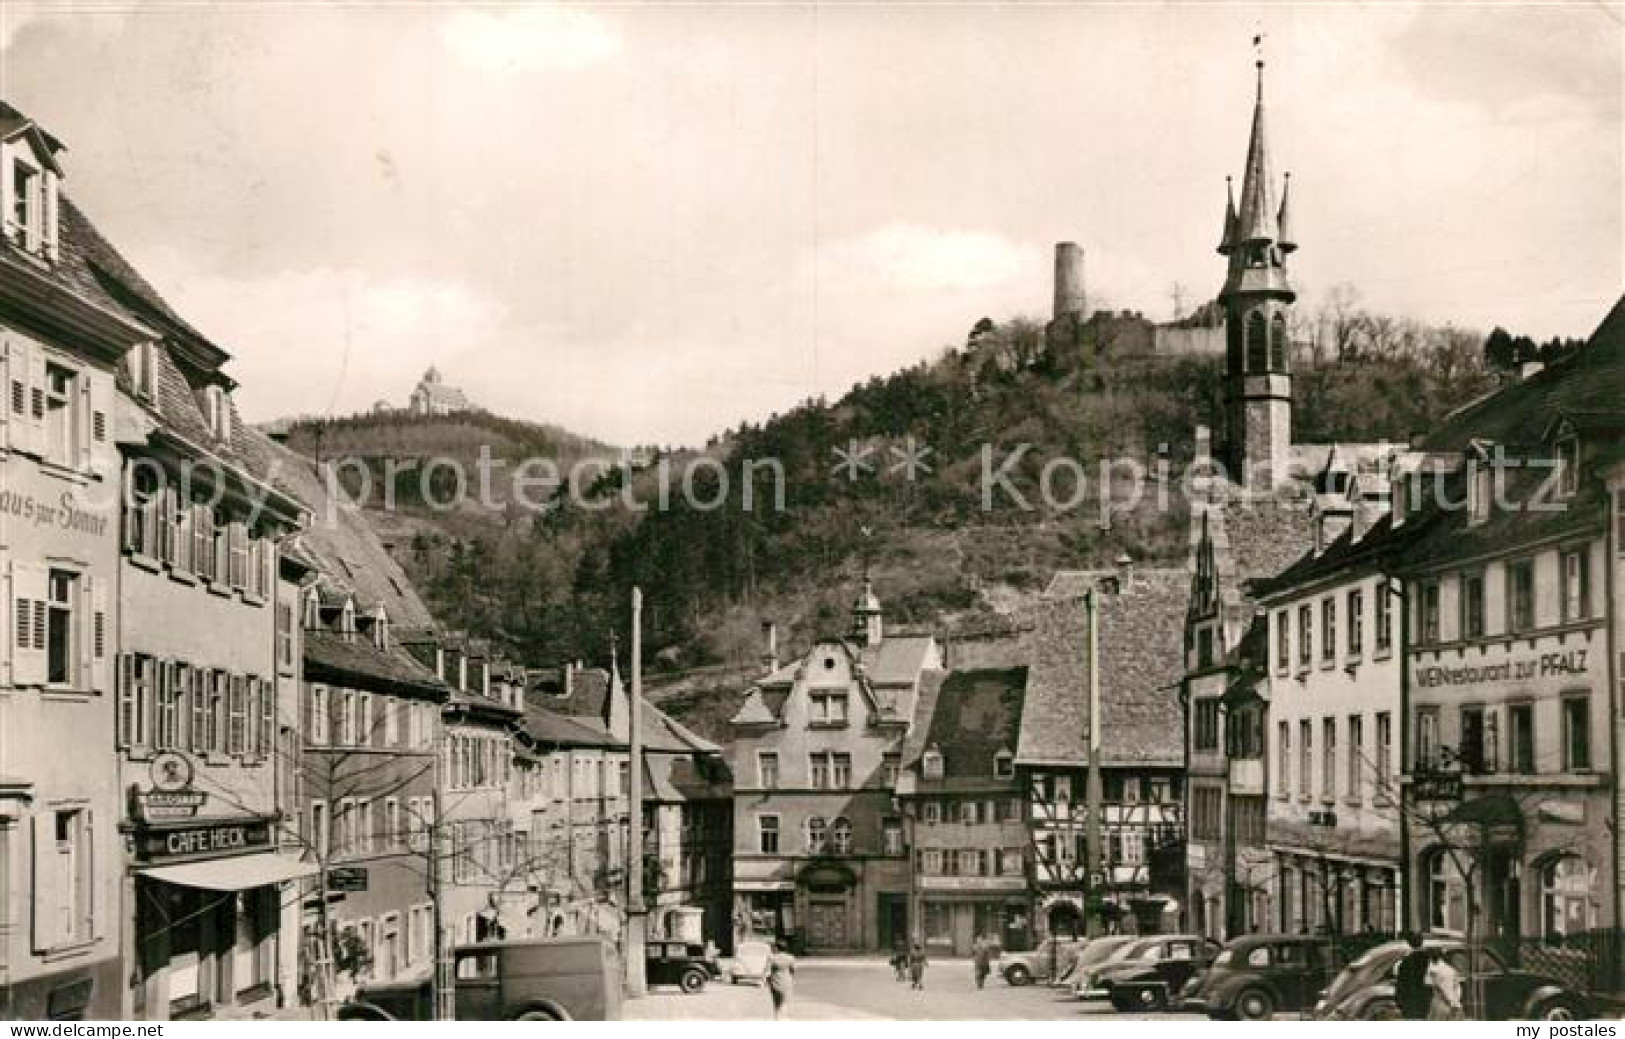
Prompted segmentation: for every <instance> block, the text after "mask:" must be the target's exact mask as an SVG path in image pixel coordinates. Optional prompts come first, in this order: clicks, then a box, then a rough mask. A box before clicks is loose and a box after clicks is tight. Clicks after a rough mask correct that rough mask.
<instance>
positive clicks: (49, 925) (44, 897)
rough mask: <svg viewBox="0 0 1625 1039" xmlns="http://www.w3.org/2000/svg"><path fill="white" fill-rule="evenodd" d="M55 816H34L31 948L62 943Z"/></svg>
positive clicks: (38, 949)
mask: <svg viewBox="0 0 1625 1039" xmlns="http://www.w3.org/2000/svg"><path fill="white" fill-rule="evenodd" d="M55 830H56V819H55V818H54V817H53V816H52V814H51V813H50V812H48V811H46V812H41V813H39V814H37V815H35V816H34V870H33V873H34V891H33V895H34V898H33V904H34V919H33V932H34V934H33V938H34V951H35V952H45V951H46V950H48V949H54V948H56V947H57V946H58V945H60V944H61V931H62V896H63V891H62V883H61V869H60V868H59V867H60V860H61V855H60V853H58V851H57V850H56V832H55Z"/></svg>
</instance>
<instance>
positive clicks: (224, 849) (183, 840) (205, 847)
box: [135, 820, 271, 862]
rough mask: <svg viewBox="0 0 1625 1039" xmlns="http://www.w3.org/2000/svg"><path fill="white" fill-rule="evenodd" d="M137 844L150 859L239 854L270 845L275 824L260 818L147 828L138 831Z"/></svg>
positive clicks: (160, 860) (159, 860)
mask: <svg viewBox="0 0 1625 1039" xmlns="http://www.w3.org/2000/svg"><path fill="white" fill-rule="evenodd" d="M135 845H136V855H137V856H139V857H140V858H141V859H142V860H143V861H146V862H162V861H164V860H167V859H185V858H208V857H210V856H215V855H235V854H238V853H240V852H246V851H253V850H255V849H261V848H269V847H270V846H271V824H270V823H269V822H266V821H264V820H256V821H252V822H240V823H213V824H210V825H207V826H183V827H177V828H175V829H161V830H160V829H144V830H139V831H137V832H136V837H135Z"/></svg>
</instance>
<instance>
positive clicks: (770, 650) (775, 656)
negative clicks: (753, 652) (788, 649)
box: [762, 621, 779, 675]
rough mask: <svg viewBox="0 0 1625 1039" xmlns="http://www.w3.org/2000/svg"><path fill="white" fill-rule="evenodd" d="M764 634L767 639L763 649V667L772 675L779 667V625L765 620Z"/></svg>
mask: <svg viewBox="0 0 1625 1039" xmlns="http://www.w3.org/2000/svg"><path fill="white" fill-rule="evenodd" d="M762 636H763V638H764V640H765V641H766V647H765V648H764V649H763V651H762V668H763V669H764V670H765V671H766V672H767V673H768V674H770V675H771V674H772V673H773V672H775V671H777V670H778V669H779V626H778V625H777V624H775V623H773V622H772V621H763V622H762Z"/></svg>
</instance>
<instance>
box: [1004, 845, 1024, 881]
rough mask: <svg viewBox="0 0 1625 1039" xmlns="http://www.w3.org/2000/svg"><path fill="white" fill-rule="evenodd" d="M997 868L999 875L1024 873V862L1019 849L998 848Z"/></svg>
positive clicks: (1011, 875)
mask: <svg viewBox="0 0 1625 1039" xmlns="http://www.w3.org/2000/svg"><path fill="white" fill-rule="evenodd" d="M997 868H998V873H999V876H1001V877H1019V876H1021V875H1023V874H1024V873H1026V871H1027V870H1026V863H1025V862H1024V861H1023V858H1022V854H1021V849H1020V848H1000V849H999V857H998V863H997Z"/></svg>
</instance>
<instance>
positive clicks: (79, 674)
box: [73, 575, 96, 689]
mask: <svg viewBox="0 0 1625 1039" xmlns="http://www.w3.org/2000/svg"><path fill="white" fill-rule="evenodd" d="M94 584H95V580H94V579H93V578H91V577H90V576H89V575H85V576H82V577H80V578H79V579H78V580H77V581H75V582H74V583H73V595H74V597H75V598H76V599H77V600H78V601H77V602H75V603H74V604H73V612H74V618H73V619H74V626H75V627H77V628H78V629H79V630H78V631H76V632H74V641H75V642H77V643H78V646H77V649H78V650H79V660H78V661H77V668H76V669H75V674H74V676H73V677H74V682H73V686H74V688H75V689H93V688H95V684H96V681H95V678H94V672H95V667H96V589H95V588H94V587H93V585H94Z"/></svg>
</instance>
